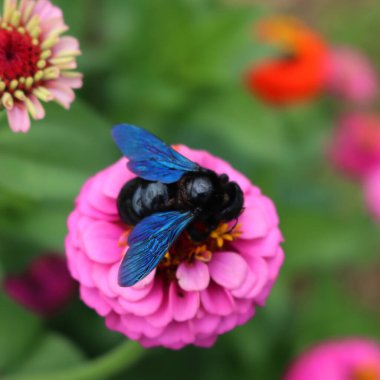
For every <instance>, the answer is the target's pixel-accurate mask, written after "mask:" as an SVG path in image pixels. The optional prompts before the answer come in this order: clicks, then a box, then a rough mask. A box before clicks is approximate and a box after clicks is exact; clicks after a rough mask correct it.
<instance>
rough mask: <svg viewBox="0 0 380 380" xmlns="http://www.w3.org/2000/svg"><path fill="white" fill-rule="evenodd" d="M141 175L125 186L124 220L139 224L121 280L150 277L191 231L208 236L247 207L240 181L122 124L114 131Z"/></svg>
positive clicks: (202, 237)
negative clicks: (174, 244) (177, 243)
mask: <svg viewBox="0 0 380 380" xmlns="http://www.w3.org/2000/svg"><path fill="white" fill-rule="evenodd" d="M112 135H113V138H114V140H115V143H116V145H117V146H118V147H119V149H120V150H121V152H122V153H123V154H124V156H125V157H127V158H128V160H129V161H128V164H127V166H128V169H129V170H130V171H131V172H133V173H134V174H136V176H137V177H136V178H134V179H132V180H130V181H128V182H127V183H126V184H125V185H124V186H123V188H122V189H121V191H120V193H119V196H118V199H117V208H118V212H119V215H120V218H121V220H122V221H123V222H124V223H126V224H128V225H131V226H135V227H134V228H133V230H132V232H131V234H130V235H129V237H128V245H129V249H128V251H127V252H126V254H125V256H124V258H123V261H122V263H121V266H120V269H119V285H120V286H123V287H127V286H132V285H134V284H136V283H137V282H138V281H140V280H142V279H143V278H144V277H146V276H147V275H148V274H149V273H150V272H151V271H152V270H153V269H154V268H155V267H156V266H157V265H158V264H159V262H160V261H161V259H162V258H163V256H164V255H165V253H166V252H167V251H168V249H169V248H170V247H171V245H172V244H173V243H174V242H175V241H176V240H177V238H178V237H179V236H180V234H181V233H182V232H183V231H184V230H186V231H187V232H188V234H189V236H190V238H191V239H192V240H193V241H194V242H196V243H199V242H202V241H203V240H205V239H207V238H208V236H209V235H210V233H211V231H213V230H214V229H215V228H216V227H217V226H218V225H219V224H220V223H221V222H229V221H232V220H236V219H237V218H238V217H239V215H240V213H241V212H242V209H243V203H244V196H243V192H242V190H241V188H240V186H239V185H238V184H237V183H236V182H232V181H230V180H229V178H228V176H227V175H226V174H221V175H218V174H216V173H215V172H214V171H212V170H209V169H206V168H203V167H201V166H199V165H198V164H196V163H195V162H192V161H190V160H188V159H187V158H186V157H184V156H183V155H181V154H180V153H178V152H177V151H176V150H174V149H173V148H171V147H170V146H168V145H166V144H165V143H164V142H163V141H161V140H160V139H158V138H157V137H156V136H154V135H152V134H151V133H149V132H147V131H146V130H144V129H142V128H139V127H136V126H133V125H125V124H120V125H116V126H115V127H114V128H113V130H112Z"/></svg>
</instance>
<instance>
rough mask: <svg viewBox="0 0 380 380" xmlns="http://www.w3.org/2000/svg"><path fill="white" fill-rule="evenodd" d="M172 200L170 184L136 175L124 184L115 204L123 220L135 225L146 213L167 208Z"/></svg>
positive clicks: (149, 213)
mask: <svg viewBox="0 0 380 380" xmlns="http://www.w3.org/2000/svg"><path fill="white" fill-rule="evenodd" d="M173 200H174V198H173V189H172V188H171V186H170V185H167V184H164V183H161V182H151V181H146V180H144V179H142V178H139V177H137V178H135V179H133V180H131V181H129V182H127V183H126V184H125V185H124V187H123V188H122V190H121V191H120V194H119V197H118V200H117V206H118V210H119V215H120V217H121V219H122V220H123V222H124V223H126V224H130V225H136V224H137V223H138V222H139V221H140V220H141V219H143V218H145V217H146V216H148V215H151V214H153V213H155V212H159V211H166V210H169V209H170V208H171V205H172V204H173Z"/></svg>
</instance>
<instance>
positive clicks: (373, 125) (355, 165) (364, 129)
mask: <svg viewBox="0 0 380 380" xmlns="http://www.w3.org/2000/svg"><path fill="white" fill-rule="evenodd" d="M329 145H330V146H329V155H330V158H331V160H332V161H333V163H334V164H335V166H337V167H338V168H339V169H341V170H342V171H344V172H345V173H346V174H349V175H352V176H354V177H359V178H363V177H364V176H366V175H367V174H368V173H370V172H371V171H372V169H374V168H376V167H377V166H379V165H380V116H379V115H371V114H348V115H345V116H343V117H342V118H341V119H340V120H339V122H338V128H337V129H336V130H335V132H334V135H333V137H332V141H331V142H330V144H329Z"/></svg>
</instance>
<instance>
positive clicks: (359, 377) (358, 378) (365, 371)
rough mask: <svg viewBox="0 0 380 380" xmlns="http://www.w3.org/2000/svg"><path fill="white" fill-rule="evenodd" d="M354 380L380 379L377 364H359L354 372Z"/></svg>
mask: <svg viewBox="0 0 380 380" xmlns="http://www.w3.org/2000/svg"><path fill="white" fill-rule="evenodd" d="M352 380H380V372H379V369H378V367H377V366H376V365H363V366H359V367H358V368H356V369H355V370H354V372H353V373H352Z"/></svg>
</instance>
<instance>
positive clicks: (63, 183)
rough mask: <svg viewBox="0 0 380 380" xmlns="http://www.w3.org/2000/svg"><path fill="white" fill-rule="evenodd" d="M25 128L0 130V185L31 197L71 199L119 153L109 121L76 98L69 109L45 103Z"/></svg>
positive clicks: (36, 198)
mask: <svg viewBox="0 0 380 380" xmlns="http://www.w3.org/2000/svg"><path fill="white" fill-rule="evenodd" d="M47 108H48V109H47V116H46V118H45V119H44V120H41V121H38V122H35V123H33V125H32V128H31V130H30V131H29V132H28V133H27V134H25V135H22V134H15V133H12V132H11V131H10V130H9V129H8V128H7V126H5V125H4V126H3V127H2V128H1V130H0V171H1V176H0V186H1V187H2V188H3V189H5V190H6V191H9V192H14V193H16V194H18V195H19V196H26V197H29V198H31V199H33V200H37V201H41V200H44V201H46V200H73V198H74V197H75V195H76V194H77V192H78V190H79V188H80V187H81V185H82V184H83V182H84V180H85V179H86V178H87V177H88V176H89V175H90V174H92V173H94V172H96V171H98V170H100V169H102V168H103V167H104V166H106V165H108V164H110V163H112V162H113V159H114V158H115V157H117V150H116V148H115V147H114V144H113V141H112V139H111V136H110V132H109V130H110V128H111V125H110V124H108V123H107V122H105V121H104V120H103V119H102V117H100V116H99V115H98V114H97V113H96V112H94V111H93V110H92V109H91V108H89V107H88V106H86V104H85V103H82V102H81V101H79V100H76V101H75V103H74V105H73V107H72V109H71V110H70V111H69V112H68V111H66V110H63V109H61V108H60V107H58V106H57V105H48V107H47Z"/></svg>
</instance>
